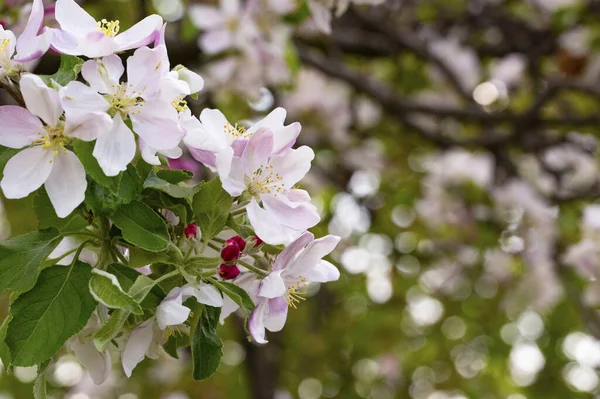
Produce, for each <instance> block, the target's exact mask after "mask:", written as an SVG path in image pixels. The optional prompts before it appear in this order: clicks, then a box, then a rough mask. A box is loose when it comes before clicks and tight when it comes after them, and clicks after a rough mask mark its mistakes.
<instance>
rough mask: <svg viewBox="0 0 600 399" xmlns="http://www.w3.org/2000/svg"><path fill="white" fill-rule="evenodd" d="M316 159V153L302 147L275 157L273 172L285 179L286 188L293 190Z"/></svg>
mask: <svg viewBox="0 0 600 399" xmlns="http://www.w3.org/2000/svg"><path fill="white" fill-rule="evenodd" d="M314 158H315V153H314V151H313V150H312V149H311V148H310V147H307V146H302V147H300V148H298V149H295V150H293V149H290V150H287V151H284V152H283V153H281V154H280V155H277V156H273V157H271V161H270V162H271V165H273V172H274V173H279V174H280V175H281V176H282V177H283V183H284V184H285V187H287V188H292V187H293V186H294V185H295V184H297V183H298V182H299V181H300V180H302V178H303V177H304V176H305V175H306V174H307V173H308V171H309V170H310V164H311V162H312V160H313V159H314Z"/></svg>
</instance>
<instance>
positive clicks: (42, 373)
mask: <svg viewBox="0 0 600 399" xmlns="http://www.w3.org/2000/svg"><path fill="white" fill-rule="evenodd" d="M49 364H50V361H49V360H46V361H45V362H44V363H42V364H41V365H40V366H39V367H38V375H37V378H36V379H35V382H34V383H33V397H34V399H46V369H47V368H48V365H49Z"/></svg>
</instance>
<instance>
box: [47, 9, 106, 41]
mask: <svg viewBox="0 0 600 399" xmlns="http://www.w3.org/2000/svg"><path fill="white" fill-rule="evenodd" d="M54 17H55V18H56V21H57V22H58V23H59V25H60V27H61V29H63V30H65V31H67V32H69V33H72V34H76V35H82V36H83V35H86V34H88V33H89V32H93V31H97V30H98V28H97V26H96V20H94V18H92V17H91V16H90V14H88V13H87V12H86V11H85V10H84V9H83V8H81V7H80V6H79V5H78V4H77V3H75V1H74V0H57V1H56V8H55V10H54Z"/></svg>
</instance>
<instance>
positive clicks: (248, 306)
mask: <svg viewBox="0 0 600 399" xmlns="http://www.w3.org/2000/svg"><path fill="white" fill-rule="evenodd" d="M210 282H211V283H212V284H213V285H214V286H215V287H217V288H218V289H219V290H220V291H221V292H222V293H223V294H225V295H227V296H228V297H229V298H231V299H232V300H233V302H235V303H236V304H237V305H238V306H239V307H240V309H242V311H243V312H244V315H245V316H246V317H249V316H250V313H252V311H253V310H254V302H252V299H250V297H249V296H248V293H247V292H246V291H245V290H243V289H242V288H240V287H238V286H237V285H235V284H233V283H228V282H226V281H218V280H216V279H213V278H211V279H210Z"/></svg>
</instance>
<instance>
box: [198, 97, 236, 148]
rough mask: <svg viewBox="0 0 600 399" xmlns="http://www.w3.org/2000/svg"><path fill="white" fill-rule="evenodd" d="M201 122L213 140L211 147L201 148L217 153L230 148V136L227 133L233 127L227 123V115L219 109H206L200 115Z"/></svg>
mask: <svg viewBox="0 0 600 399" xmlns="http://www.w3.org/2000/svg"><path fill="white" fill-rule="evenodd" d="M200 122H202V126H203V127H204V130H205V131H206V133H207V134H208V135H209V137H210V138H211V140H212V144H211V145H210V147H206V148H200V149H206V150H212V151H215V152H216V151H217V150H219V149H223V148H226V147H228V146H229V144H228V143H229V137H228V136H229V135H228V133H227V131H228V130H229V129H233V126H231V124H230V123H229V122H228V121H227V118H225V115H223V113H222V112H221V111H219V110H218V109H208V108H206V109H204V110H202V112H201V113H200Z"/></svg>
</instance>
